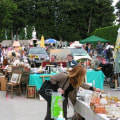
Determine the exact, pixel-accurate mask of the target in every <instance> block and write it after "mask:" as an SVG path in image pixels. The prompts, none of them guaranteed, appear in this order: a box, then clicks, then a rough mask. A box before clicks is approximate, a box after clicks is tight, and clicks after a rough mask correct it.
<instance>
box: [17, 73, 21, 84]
mask: <svg viewBox="0 0 120 120" xmlns="http://www.w3.org/2000/svg"><path fill="white" fill-rule="evenodd" d="M21 77H22V74H19V77H18V80H17V83H18V84H19V83H20V79H21Z"/></svg>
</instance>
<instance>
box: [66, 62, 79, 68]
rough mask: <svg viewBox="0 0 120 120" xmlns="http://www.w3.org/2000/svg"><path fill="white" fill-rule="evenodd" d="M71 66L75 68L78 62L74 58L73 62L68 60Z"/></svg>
mask: <svg viewBox="0 0 120 120" xmlns="http://www.w3.org/2000/svg"><path fill="white" fill-rule="evenodd" d="M68 64H69V67H71V68H73V67H74V66H76V65H77V64H78V63H77V62H76V61H75V60H72V61H71V62H70V61H69V62H68Z"/></svg>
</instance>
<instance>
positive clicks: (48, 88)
mask: <svg viewBox="0 0 120 120" xmlns="http://www.w3.org/2000/svg"><path fill="white" fill-rule="evenodd" d="M38 92H39V94H40V95H41V96H42V97H43V98H44V99H45V100H46V101H47V102H48V104H49V105H50V104H51V96H52V92H57V89H56V88H55V87H54V85H53V84H51V82H50V81H47V80H45V82H44V83H43V85H42V86H41V88H40V89H39V91H38Z"/></svg>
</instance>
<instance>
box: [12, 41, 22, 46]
mask: <svg viewBox="0 0 120 120" xmlns="http://www.w3.org/2000/svg"><path fill="white" fill-rule="evenodd" d="M12 46H13V47H20V43H19V41H14V42H13V45H12Z"/></svg>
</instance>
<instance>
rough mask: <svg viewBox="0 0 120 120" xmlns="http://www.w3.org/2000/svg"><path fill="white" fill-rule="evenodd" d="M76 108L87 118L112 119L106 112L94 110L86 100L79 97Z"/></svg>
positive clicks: (94, 119) (87, 119)
mask: <svg viewBox="0 0 120 120" xmlns="http://www.w3.org/2000/svg"><path fill="white" fill-rule="evenodd" d="M74 109H75V111H76V112H77V113H79V114H80V115H81V116H82V117H84V118H85V120H110V119H109V118H107V116H106V115H105V114H99V113H95V112H93V111H92V110H91V108H90V106H89V105H88V104H87V103H86V102H84V101H81V100H79V99H77V101H76V104H75V106H74Z"/></svg>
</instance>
